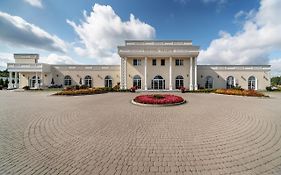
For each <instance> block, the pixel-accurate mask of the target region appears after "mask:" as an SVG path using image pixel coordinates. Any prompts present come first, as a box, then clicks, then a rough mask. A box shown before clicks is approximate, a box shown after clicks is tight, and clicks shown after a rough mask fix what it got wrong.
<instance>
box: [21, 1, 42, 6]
mask: <svg viewBox="0 0 281 175" xmlns="http://www.w3.org/2000/svg"><path fill="white" fill-rule="evenodd" d="M24 1H25V2H27V3H28V4H29V5H32V6H34V7H39V8H43V5H42V0H24Z"/></svg>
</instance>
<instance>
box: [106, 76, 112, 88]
mask: <svg viewBox="0 0 281 175" xmlns="http://www.w3.org/2000/svg"><path fill="white" fill-rule="evenodd" d="M104 86H105V87H112V77H111V76H109V75H107V76H106V77H105V78H104Z"/></svg>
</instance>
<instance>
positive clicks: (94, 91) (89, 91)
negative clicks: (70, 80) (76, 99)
mask: <svg viewBox="0 0 281 175" xmlns="http://www.w3.org/2000/svg"><path fill="white" fill-rule="evenodd" d="M102 93H107V91H105V90H103V89H102V88H97V89H93V88H88V89H79V90H67V91H61V92H57V93H55V94H54V95H69V96H75V95H92V94H102Z"/></svg>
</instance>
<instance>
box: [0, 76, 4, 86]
mask: <svg viewBox="0 0 281 175" xmlns="http://www.w3.org/2000/svg"><path fill="white" fill-rule="evenodd" d="M0 86H4V81H3V79H2V78H1V79H0Z"/></svg>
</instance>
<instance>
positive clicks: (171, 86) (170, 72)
mask: <svg viewBox="0 0 281 175" xmlns="http://www.w3.org/2000/svg"><path fill="white" fill-rule="evenodd" d="M169 76H170V79H169V80H170V82H169V90H173V84H172V77H173V76H172V57H170V69H169Z"/></svg>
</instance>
